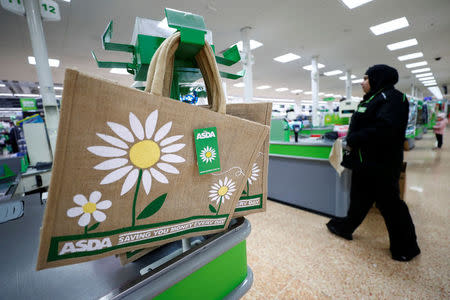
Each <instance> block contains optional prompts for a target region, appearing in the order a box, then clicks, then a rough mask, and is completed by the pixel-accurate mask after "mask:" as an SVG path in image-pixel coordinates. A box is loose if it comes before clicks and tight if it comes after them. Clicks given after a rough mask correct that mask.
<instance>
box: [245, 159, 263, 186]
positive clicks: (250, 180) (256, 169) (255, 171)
mask: <svg viewBox="0 0 450 300" xmlns="http://www.w3.org/2000/svg"><path fill="white" fill-rule="evenodd" d="M259 171H260V169H259V167H258V164H257V163H254V164H253V167H252V174H250V177H249V178H247V181H248V183H249V184H252V183H253V182H255V181H256V180H257V179H258V178H256V177H258V176H259V174H258V173H259Z"/></svg>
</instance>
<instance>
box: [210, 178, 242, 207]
mask: <svg viewBox="0 0 450 300" xmlns="http://www.w3.org/2000/svg"><path fill="white" fill-rule="evenodd" d="M235 191H236V184H235V183H234V182H233V181H232V180H231V179H228V178H227V177H225V180H224V181H222V180H221V179H220V180H219V184H217V183H215V184H214V185H213V186H211V190H210V191H209V198H211V201H216V203H217V204H219V201H220V200H222V203H224V202H225V199H226V200H229V199H230V197H231V195H232V194H233V192H235Z"/></svg>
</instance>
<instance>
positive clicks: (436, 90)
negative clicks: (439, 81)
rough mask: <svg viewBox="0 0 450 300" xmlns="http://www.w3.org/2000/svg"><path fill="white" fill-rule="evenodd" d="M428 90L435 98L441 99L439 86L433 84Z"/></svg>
mask: <svg viewBox="0 0 450 300" xmlns="http://www.w3.org/2000/svg"><path fill="white" fill-rule="evenodd" d="M428 90H429V91H430V92H431V93H432V94H433V95H434V96H435V97H436V98H437V99H442V93H441V90H440V89H439V87H437V86H435V87H429V88H428Z"/></svg>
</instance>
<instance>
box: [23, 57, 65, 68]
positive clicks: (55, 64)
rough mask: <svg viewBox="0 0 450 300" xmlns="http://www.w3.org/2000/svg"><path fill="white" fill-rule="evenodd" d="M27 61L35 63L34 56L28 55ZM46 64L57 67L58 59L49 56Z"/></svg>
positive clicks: (31, 63)
mask: <svg viewBox="0 0 450 300" xmlns="http://www.w3.org/2000/svg"><path fill="white" fill-rule="evenodd" d="M28 63H29V64H30V65H35V64H36V58H35V57H34V56H28ZM48 64H49V65H50V67H53V68H57V67H59V59H54V58H49V59H48Z"/></svg>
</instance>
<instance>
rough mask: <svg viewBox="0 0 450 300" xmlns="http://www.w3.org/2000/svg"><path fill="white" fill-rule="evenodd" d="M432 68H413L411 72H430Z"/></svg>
mask: <svg viewBox="0 0 450 300" xmlns="http://www.w3.org/2000/svg"><path fill="white" fill-rule="evenodd" d="M430 70H431V69H430V68H422V69H415V70H412V71H411V73H413V74H416V73H422V72H428V71H430Z"/></svg>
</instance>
